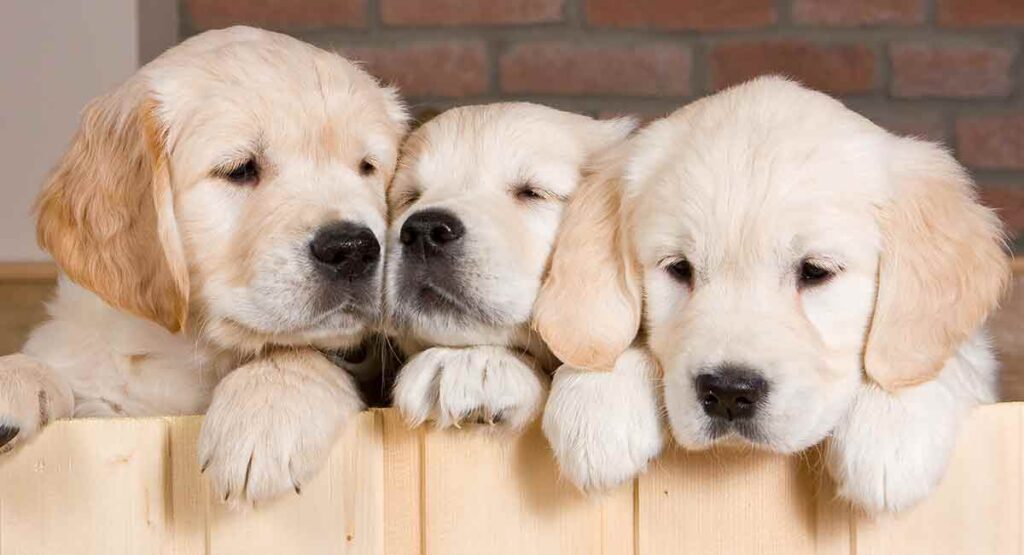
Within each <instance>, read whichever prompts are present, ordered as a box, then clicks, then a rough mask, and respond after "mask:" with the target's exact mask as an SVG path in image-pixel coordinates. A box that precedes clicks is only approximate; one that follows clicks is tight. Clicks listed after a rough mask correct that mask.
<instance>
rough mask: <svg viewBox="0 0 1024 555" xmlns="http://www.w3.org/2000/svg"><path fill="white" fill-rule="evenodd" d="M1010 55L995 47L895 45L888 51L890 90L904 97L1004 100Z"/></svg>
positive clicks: (1010, 87) (1009, 88)
mask: <svg viewBox="0 0 1024 555" xmlns="http://www.w3.org/2000/svg"><path fill="white" fill-rule="evenodd" d="M1014 55H1015V52H1014V51H1013V50H1011V49H1009V48H1001V47H997V46H978V45H975V46H936V45H932V44H926V43H903V44H896V45H893V46H891V47H890V48H889V59H890V61H891V63H892V83H891V84H890V91H891V92H892V94H893V95H894V96H898V97H905V98H923V97H944V98H978V97H1006V96H1009V95H1010V93H1011V92H1012V91H1013V80H1012V78H1011V75H1010V73H1011V69H1012V67H1013V59H1014Z"/></svg>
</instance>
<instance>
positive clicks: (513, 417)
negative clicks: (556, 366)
mask: <svg viewBox="0 0 1024 555" xmlns="http://www.w3.org/2000/svg"><path fill="white" fill-rule="evenodd" d="M546 391H547V378H546V377H545V376H544V374H543V373H542V372H541V371H540V370H539V369H538V368H537V365H536V362H534V361H533V360H532V358H530V357H529V356H526V355H522V356H521V355H518V354H516V353H513V352H512V351H510V350H508V349H506V348H504V347H467V348H460V349H451V348H445V347H434V348H431V349H427V350H426V351H423V352H422V353H419V354H418V355H416V356H414V357H413V358H411V359H409V361H408V362H407V363H406V364H405V366H404V367H403V368H402V370H401V371H400V372H399V374H398V380H397V382H396V383H395V390H394V401H395V406H397V407H398V409H399V410H400V411H401V412H402V414H403V415H404V416H405V419H406V421H408V422H409V424H410V425H412V426H419V425H420V424H422V423H423V422H425V421H426V420H434V421H435V422H436V423H437V426H438V427H440V428H447V427H449V426H456V427H458V426H459V424H461V423H462V422H466V421H471V422H472V421H478V422H484V423H488V424H493V425H495V426H498V427H500V428H502V429H505V430H510V431H517V430H520V429H522V428H523V427H525V426H526V425H527V424H529V423H530V422H532V421H533V419H534V418H535V417H536V415H537V413H538V411H539V410H540V406H541V403H543V401H544V395H545V393H546Z"/></svg>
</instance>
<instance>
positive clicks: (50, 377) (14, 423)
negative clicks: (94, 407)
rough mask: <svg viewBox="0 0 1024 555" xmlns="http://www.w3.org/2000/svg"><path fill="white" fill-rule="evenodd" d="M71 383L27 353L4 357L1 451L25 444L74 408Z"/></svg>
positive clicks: (0, 382) (0, 365)
mask: <svg viewBox="0 0 1024 555" xmlns="http://www.w3.org/2000/svg"><path fill="white" fill-rule="evenodd" d="M74 406H75V401H74V396H73V395H72V393H71V387H70V386H68V384H66V383H64V381H63V380H61V379H59V378H58V377H57V376H56V375H55V374H54V373H53V372H52V371H51V370H50V368H49V367H47V366H46V365H44V364H43V363H41V362H39V361H37V360H35V359H34V358H32V357H29V356H27V355H23V354H14V355H9V356H5V357H0V454H2V453H6V452H8V451H11V450H12V449H14V448H15V447H17V446H18V445H22V444H24V443H25V442H27V441H28V440H29V439H31V438H32V437H33V436H34V435H36V434H37V433H39V431H40V430H41V429H42V428H43V426H46V424H47V423H48V422H50V421H51V420H56V419H58V418H67V417H69V416H71V413H72V411H73V410H74Z"/></svg>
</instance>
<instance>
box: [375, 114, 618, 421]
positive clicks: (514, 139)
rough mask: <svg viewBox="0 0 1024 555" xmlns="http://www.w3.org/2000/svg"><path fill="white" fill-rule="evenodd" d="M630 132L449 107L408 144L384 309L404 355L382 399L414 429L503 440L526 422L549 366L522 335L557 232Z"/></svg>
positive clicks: (536, 344) (609, 124) (574, 119)
mask: <svg viewBox="0 0 1024 555" xmlns="http://www.w3.org/2000/svg"><path fill="white" fill-rule="evenodd" d="M634 125H635V124H634V122H633V121H632V120H624V119H617V120H607V121H601V120H595V119H592V118H589V117H585V116H581V115H577V114H571V113H567V112H562V111H559V110H555V109H553V108H548V107H544V106H538V105H535V104H528V103H508V104H493V105H487V106H467V107H462V108H456V109H453V110H450V111H447V112H445V113H443V114H441V115H439V116H438V117H436V118H434V119H433V120H431V121H429V122H428V123H426V124H425V125H423V126H422V127H420V128H419V129H417V130H416V131H415V132H414V133H412V134H411V135H410V137H409V138H408V139H407V141H406V143H405V145H404V146H403V150H402V155H401V162H400V164H399V166H400V167H399V170H398V172H397V174H396V176H395V180H394V185H393V186H392V188H391V190H390V193H389V202H390V209H391V227H390V231H389V240H388V261H387V278H386V287H385V291H386V300H385V304H386V306H387V308H388V321H389V327H390V329H391V330H392V333H393V334H394V335H396V336H397V337H398V339H399V343H400V346H401V347H402V350H403V351H405V352H406V353H408V354H412V355H413V356H412V358H411V359H410V360H409V361H408V363H407V364H406V365H405V367H404V368H403V369H402V370H401V372H400V373H399V376H398V379H397V383H396V386H395V390H394V403H395V405H396V406H397V407H398V408H399V409H401V411H402V412H403V413H404V415H405V416H406V418H407V419H408V420H409V421H410V422H411V423H412V424H414V425H418V424H421V423H423V422H424V421H426V420H428V419H433V420H435V421H436V422H437V424H438V425H439V426H441V427H445V426H449V425H458V424H459V423H460V422H462V421H464V420H467V419H469V420H482V421H485V422H489V423H495V424H501V425H502V426H501V427H503V428H508V429H513V430H515V429H519V428H521V427H522V426H524V425H526V424H527V423H529V422H530V421H532V420H533V418H534V417H535V416H536V414H537V412H538V411H539V408H540V406H541V404H542V403H543V399H544V395H545V393H546V391H547V381H548V378H547V373H548V372H550V371H551V370H552V369H553V368H554V366H555V361H554V359H553V358H552V356H551V353H550V352H548V350H547V348H546V347H545V346H544V345H543V343H541V342H540V341H539V338H538V337H537V335H536V334H535V333H532V332H531V329H530V325H531V321H532V316H533V304H534V301H535V300H536V298H537V295H538V293H539V291H540V287H541V280H542V279H543V278H544V275H545V273H546V270H547V265H548V258H549V256H550V254H551V251H552V248H553V246H554V244H555V242H556V237H557V235H558V229H559V223H560V222H561V219H562V215H563V213H564V212H565V210H566V205H567V204H571V203H572V200H571V199H572V198H573V197H574V195H576V194H577V192H578V190H579V189H581V188H585V185H583V184H584V183H585V182H586V180H587V179H588V178H589V176H590V174H591V173H592V171H593V168H594V164H595V163H596V161H597V160H599V159H600V158H601V157H602V156H604V155H605V153H606V152H608V151H609V150H610V149H612V148H613V147H614V146H615V145H617V144H619V143H621V142H622V141H623V139H624V138H625V137H626V136H627V135H628V134H629V133H630V132H631V131H632V129H633V128H634Z"/></svg>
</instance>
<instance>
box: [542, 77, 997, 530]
mask: <svg viewBox="0 0 1024 555" xmlns="http://www.w3.org/2000/svg"><path fill="white" fill-rule="evenodd" d="M628 149H629V151H630V153H629V155H628V161H627V163H626V168H625V171H624V175H625V179H624V181H625V186H624V191H621V193H620V194H623V195H624V196H625V197H626V199H625V201H624V205H625V209H624V210H623V213H622V219H621V220H620V223H619V225H621V226H623V227H624V228H625V229H628V230H629V232H630V234H631V241H632V248H633V249H634V252H635V256H636V258H637V261H638V266H637V272H638V275H639V276H642V279H643V283H644V287H643V289H644V295H645V323H646V326H645V327H646V331H647V334H648V337H647V344H648V345H649V348H650V350H651V352H652V353H653V355H654V357H655V358H656V359H657V361H658V363H659V365H660V366H661V367H662V369H663V370H664V378H663V381H662V391H663V394H664V402H665V406H666V409H667V415H668V420H669V423H670V427H671V430H672V434H673V436H674V438H675V439H676V441H677V442H678V443H679V444H681V445H683V446H684V447H688V448H691V449H701V448H705V447H708V446H710V445H712V444H714V443H716V442H717V441H718V440H720V439H729V440H740V441H742V442H747V443H750V444H753V445H755V446H759V447H762V448H765V449H770V450H773V451H778V452H786V453H790V452H796V451H800V450H803V449H805V448H807V447H810V446H812V445H814V444H817V443H819V442H821V441H823V440H825V439H826V438H830V457H829V460H830V465H829V466H830V469H831V470H832V473H833V476H834V477H835V478H836V480H837V481H838V486H839V493H840V494H841V495H842V496H844V497H845V498H847V499H849V500H850V501H852V502H854V503H855V504H857V505H858V506H861V507H863V508H865V509H867V510H872V511H874V510H900V509H903V508H906V507H907V506H910V505H912V504H913V503H915V502H916V501H918V500H919V499H920V498H921V497H923V496H924V495H925V494H927V492H928V491H930V490H931V488H932V487H934V485H935V483H937V481H938V479H939V478H940V477H941V474H942V471H943V469H944V468H945V466H946V463H947V461H948V458H949V454H950V451H951V448H952V445H953V442H954V438H955V431H956V427H957V422H958V421H959V417H960V415H961V414H962V413H963V412H964V411H965V410H967V409H968V408H970V407H971V406H974V405H975V404H977V403H980V402H987V401H989V400H991V399H992V398H994V393H993V388H994V387H995V383H996V380H995V373H996V363H995V360H994V358H993V355H992V351H991V348H990V347H989V346H988V344H987V342H986V341H985V340H984V339H983V334H984V332H983V330H982V326H983V323H984V320H985V318H986V317H987V315H988V314H990V313H991V311H992V310H993V309H994V307H995V306H996V304H997V301H998V300H999V296H1000V294H1001V293H1002V290H1003V288H1004V286H1005V283H1006V281H1007V278H1008V274H1009V272H1008V262H1007V256H1006V254H1005V253H1004V252H1003V250H1002V242H1001V241H1002V238H1001V234H1000V226H999V223H998V221H997V220H996V219H995V218H994V216H993V215H992V214H991V212H990V211H988V210H987V209H985V208H984V207H981V206H980V205H979V204H977V202H976V200H975V193H974V192H973V184H972V183H971V182H970V180H969V179H968V178H967V176H966V174H965V172H964V171H963V170H962V168H961V167H960V166H959V165H958V164H957V163H956V162H955V161H954V160H953V159H952V157H951V156H949V154H948V153H946V152H945V151H943V150H942V149H941V148H939V147H937V146H935V145H932V144H928V143H924V142H921V141H916V140H913V139H904V138H899V137H895V136H893V135H891V134H889V133H887V132H885V131H883V130H882V129H880V128H878V127H877V126H875V125H873V124H872V123H870V122H869V121H867V120H866V119H864V118H862V117H860V116H858V115H857V114H855V113H853V112H852V111H850V110H848V109H847V108H845V107H844V106H843V105H842V104H841V103H839V102H837V101H835V100H833V99H831V98H829V97H827V96H825V95H823V94H820V93H817V92H814V91H810V90H807V89H805V88H803V87H801V86H799V85H797V84H795V83H793V82H790V81H787V80H784V79H780V78H761V79H756V80H754V81H751V82H749V83H746V84H743V85H740V86H737V87H734V88H732V89H729V90H726V91H724V92H721V93H718V94H716V95H713V96H710V97H708V98H705V99H702V100H699V101H697V102H694V103H693V104H690V105H689V106H686V107H684V108H682V109H680V110H678V111H677V112H675V113H674V114H672V115H670V116H669V117H667V118H664V119H662V120H659V121H656V122H654V123H652V124H651V125H650V126H649V127H648V128H646V129H645V130H643V131H642V132H641V133H640V134H638V136H637V137H635V138H634V139H633V140H631V141H630V144H629V146H628ZM681 259H685V260H687V261H689V262H690V264H691V265H692V268H693V272H692V275H693V277H692V281H691V282H690V283H683V282H681V281H680V280H678V279H676V278H674V277H673V276H672V275H670V273H669V272H668V270H667V268H668V266H669V265H671V264H672V263H674V262H676V261H678V260H681ZM805 260H814V261H815V262H816V263H819V264H821V265H823V266H827V267H829V268H832V269H834V270H835V276H834V277H833V278H832V279H830V280H829V281H827V282H824V283H819V284H817V285H808V286H806V287H801V286H798V283H799V282H798V273H799V268H800V266H801V263H802V262H803V261H805ZM617 267H618V268H621V267H625V268H627V269H628V268H629V266H628V265H623V264H621V263H619V264H609V265H607V267H606V268H605V269H604V271H610V272H614V271H617V270H616V268H617ZM591 302H593V303H598V304H600V303H602V302H603V299H600V298H594V299H593V300H592V301H591ZM936 311H938V312H936ZM971 337H974V339H969V338H971ZM723 364H734V365H736V364H738V365H742V366H744V367H747V368H750V369H752V370H753V371H756V372H757V373H758V374H759V375H761V376H762V377H763V378H764V379H766V380H767V381H768V383H769V385H770V389H769V395H768V397H767V398H766V400H765V401H764V403H763V404H762V405H761V406H760V407H759V408H758V416H757V419H756V421H755V424H754V430H755V432H750V433H747V434H746V435H743V436H741V435H740V432H738V431H736V430H735V429H734V430H733V431H732V432H730V433H727V434H726V435H724V436H716V435H714V434H712V433H711V432H710V430H711V426H710V424H711V421H710V419H709V417H708V416H707V415H705V413H704V411H703V409H702V407H701V404H700V401H699V399H698V398H697V394H696V389H695V386H694V381H695V378H696V377H697V375H699V374H701V373H707V372H713V371H714V370H715V368H717V367H719V366H720V365H723ZM940 368H941V369H942V370H941V374H939V375H938V377H936V373H937V372H938V369H940ZM606 384H607V387H608V388H613V387H615V385H613V382H612V381H611V380H608V381H607V382H606ZM636 387H637V389H636V391H635V392H634V395H636V396H638V398H641V397H640V393H641V392H642V391H643V390H644V389H646V388H647V387H649V386H648V385H641V384H638V385H636ZM607 394H608V393H599V392H593V391H592V392H589V393H585V395H588V396H590V397H594V398H597V397H599V396H601V395H607ZM627 397H629V396H627ZM562 398H566V395H564V394H563V392H561V391H559V385H558V384H555V386H554V388H553V391H552V393H551V399H552V402H551V403H549V405H548V407H547V409H546V410H547V412H548V413H550V414H551V416H546V419H549V418H550V419H553V420H554V419H560V418H562V417H563V416H564V419H565V420H564V421H561V422H558V423H557V425H555V424H552V425H551V426H549V428H552V429H554V428H559V429H573V428H582V427H584V426H585V424H584V423H582V422H581V421H580V419H581V417H580V416H579V415H577V414H574V413H573V412H571V411H566V410H564V409H563V408H562V407H561V406H556V405H553V403H554V400H555V399H562ZM574 402H575V403H587V402H589V401H586V400H575V401H574ZM565 403H568V401H565ZM648 404H649V403H647V402H638V403H637V404H636V410H637V411H646V410H649V409H648ZM605 433H606V434H608V435H609V437H610V436H611V435H612V434H615V433H618V432H617V430H616V428H615V427H614V426H610V425H606V427H605ZM552 436H554V437H552ZM549 439H551V440H552V443H553V444H555V445H558V444H559V443H560V442H561V443H564V439H563V438H561V437H559V435H558V434H551V435H549ZM602 441H607V439H606V438H603V437H602V438H597V439H594V440H592V441H591V442H590V443H589V444H582V445H581V446H580V447H577V450H580V449H582V450H584V451H586V450H587V449H591V450H592V449H596V448H597V447H596V446H597V445H600V442H602ZM562 451H564V450H562ZM559 452H560V450H559V449H558V448H556V453H559ZM630 457H631V455H627V453H626V450H623V451H622V456H621V458H620V460H617V461H612V462H608V461H605V462H603V463H602V464H605V465H607V466H609V467H611V468H629V467H630V465H631V464H632V462H631V461H630ZM578 459H579V456H578V455H571V454H570V455H566V454H561V455H560V461H561V462H562V465H563V469H564V470H566V471H567V472H570V473H571V476H570V478H571V479H573V481H575V482H577V483H583V484H586V483H588V478H587V477H588V476H589V475H591V474H594V473H600V472H601V471H602V469H601V468H597V465H596V464H591V465H590V466H587V465H582V466H581V465H580V464H578V463H577V462H575V461H576V460H578ZM632 466H633V467H639V465H635V464H632ZM621 479H622V477H621V475H620V477H619V480H621ZM591 482H592V481H591Z"/></svg>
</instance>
